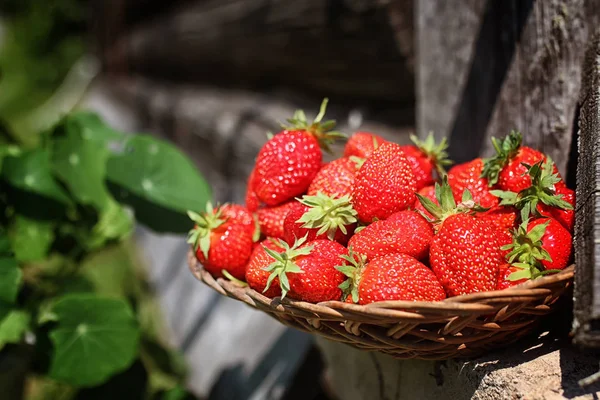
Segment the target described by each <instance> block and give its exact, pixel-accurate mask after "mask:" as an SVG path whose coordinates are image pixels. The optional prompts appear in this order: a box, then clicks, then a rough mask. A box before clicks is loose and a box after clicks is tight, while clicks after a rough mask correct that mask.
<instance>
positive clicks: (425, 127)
mask: <svg viewBox="0 0 600 400" xmlns="http://www.w3.org/2000/svg"><path fill="white" fill-rule="evenodd" d="M484 6H485V2H484V1H480V0H467V1H462V0H459V1H457V0H449V1H436V0H416V14H415V20H416V38H417V57H416V60H417V62H416V64H417V68H416V71H415V74H416V89H417V129H418V131H419V132H420V133H421V134H422V135H423V134H427V133H429V132H430V131H433V133H434V134H435V136H436V138H438V139H440V138H443V137H448V136H449V135H450V131H451V129H452V124H453V123H454V116H455V115H456V109H457V107H458V106H459V100H460V95H461V93H462V92H463V90H464V85H465V83H466V79H467V73H468V70H469V66H470V64H471V58H472V53H473V44H474V42H475V39H476V37H477V32H478V31H479V25H480V22H481V16H482V14H483V11H484ZM458 32H460V34H458Z"/></svg>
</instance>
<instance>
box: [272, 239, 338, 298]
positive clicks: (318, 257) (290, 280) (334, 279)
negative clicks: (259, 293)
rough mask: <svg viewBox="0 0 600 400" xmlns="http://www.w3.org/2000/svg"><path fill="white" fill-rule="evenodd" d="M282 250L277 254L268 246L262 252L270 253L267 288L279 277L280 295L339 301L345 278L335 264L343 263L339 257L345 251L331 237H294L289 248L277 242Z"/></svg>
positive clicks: (283, 243)
mask: <svg viewBox="0 0 600 400" xmlns="http://www.w3.org/2000/svg"><path fill="white" fill-rule="evenodd" d="M280 245H281V246H282V247H283V248H284V251H282V252H281V253H277V252H276V251H273V250H271V249H265V251H266V252H267V253H268V254H269V255H270V256H271V264H270V265H269V266H268V267H267V268H266V271H268V272H270V273H271V275H270V276H269V281H268V283H267V289H266V290H268V288H269V287H270V285H271V284H272V281H274V280H275V279H276V278H279V283H280V286H281V297H282V298H284V297H285V296H286V295H289V297H290V298H292V299H296V300H302V301H308V302H311V303H319V302H322V301H329V300H339V299H340V297H341V295H342V291H341V290H340V288H339V287H338V286H339V285H340V284H341V283H342V282H343V281H344V274H342V273H341V272H340V271H338V270H337V269H336V268H335V267H336V266H338V265H340V264H341V263H342V261H343V260H342V259H341V256H344V255H346V254H348V250H347V249H346V248H345V247H344V246H342V245H341V244H339V243H337V242H333V241H331V240H314V241H312V242H306V238H301V239H299V240H297V241H296V242H295V243H294V245H292V246H291V247H290V246H289V245H288V244H287V243H285V242H284V241H280Z"/></svg>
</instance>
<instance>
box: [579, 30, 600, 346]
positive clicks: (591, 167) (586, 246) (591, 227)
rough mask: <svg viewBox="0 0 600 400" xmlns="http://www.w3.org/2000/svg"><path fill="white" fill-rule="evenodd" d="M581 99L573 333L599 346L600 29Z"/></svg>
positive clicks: (581, 340) (588, 59) (591, 50)
mask: <svg viewBox="0 0 600 400" xmlns="http://www.w3.org/2000/svg"><path fill="white" fill-rule="evenodd" d="M580 100H581V112H580V122H579V128H580V131H579V160H578V165H577V218H576V222H575V243H576V253H575V261H576V263H577V267H578V268H577V274H576V275H575V310H574V311H575V321H574V331H575V341H576V342H577V343H579V344H583V345H586V346H593V347H600V30H598V32H597V34H596V37H595V39H594V41H593V43H592V45H591V46H590V47H589V48H588V51H587V54H586V61H585V68H584V80H583V84H582V90H581V97H580Z"/></svg>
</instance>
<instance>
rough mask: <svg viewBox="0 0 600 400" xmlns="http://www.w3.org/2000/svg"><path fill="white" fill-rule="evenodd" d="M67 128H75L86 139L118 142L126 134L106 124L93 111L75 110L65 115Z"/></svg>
mask: <svg viewBox="0 0 600 400" xmlns="http://www.w3.org/2000/svg"><path fill="white" fill-rule="evenodd" d="M62 122H63V123H64V124H65V127H66V129H67V130H77V131H79V132H81V135H82V137H83V138H84V139H86V140H94V141H98V142H104V143H111V142H120V141H122V140H124V139H125V137H126V135H125V134H124V133H122V132H119V131H117V130H115V129H113V128H112V127H110V126H109V125H107V124H106V123H105V122H104V120H102V118H100V116H99V115H98V114H96V113H95V112H93V111H88V110H82V111H76V112H73V113H71V114H69V115H68V116H66V117H65V119H64V121H62Z"/></svg>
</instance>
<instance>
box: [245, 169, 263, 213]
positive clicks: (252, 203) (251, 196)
mask: <svg viewBox="0 0 600 400" xmlns="http://www.w3.org/2000/svg"><path fill="white" fill-rule="evenodd" d="M245 202H246V208H247V209H248V211H250V212H255V211H256V210H258V208H259V207H260V199H259V198H258V196H257V195H256V192H255V191H254V169H253V170H252V172H251V173H250V176H249V177H248V184H247V186H246V200H245Z"/></svg>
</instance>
